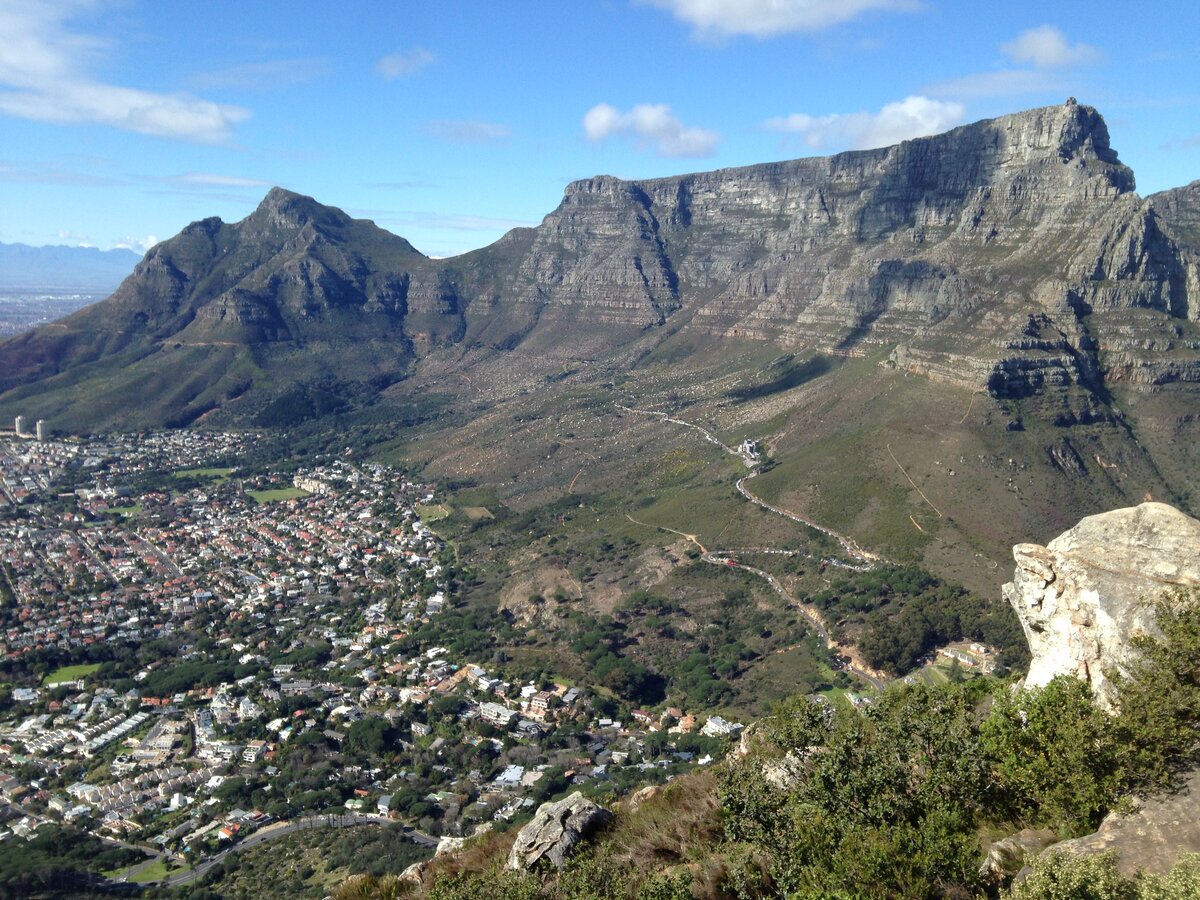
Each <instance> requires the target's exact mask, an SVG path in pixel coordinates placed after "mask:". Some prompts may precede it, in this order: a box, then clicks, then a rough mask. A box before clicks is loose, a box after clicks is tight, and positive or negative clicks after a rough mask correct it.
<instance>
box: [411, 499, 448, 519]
mask: <svg viewBox="0 0 1200 900" xmlns="http://www.w3.org/2000/svg"><path fill="white" fill-rule="evenodd" d="M415 509H416V511H417V515H418V516H420V517H421V519H422V520H423V521H425V522H436V521H438V520H439V519H444V518H446V516H448V515H450V507H448V506H446V505H445V504H444V503H418V504H417V505H416V507H415Z"/></svg>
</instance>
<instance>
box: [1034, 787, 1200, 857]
mask: <svg viewBox="0 0 1200 900" xmlns="http://www.w3.org/2000/svg"><path fill="white" fill-rule="evenodd" d="M1136 806H1137V808H1136V809H1135V810H1134V811H1133V812H1129V813H1118V812H1112V813H1109V814H1108V815H1107V816H1105V817H1104V821H1103V822H1101V823H1100V828H1099V829H1098V830H1097V831H1096V832H1095V833H1094V834H1089V835H1086V836H1085V837H1080V838H1073V839H1072V840H1069V841H1063V842H1061V843H1059V844H1055V845H1054V849H1055V851H1061V852H1064V853H1072V854H1080V855H1085V854H1089V853H1102V852H1104V851H1106V850H1113V851H1115V852H1116V854H1117V866H1118V867H1119V868H1120V869H1121V871H1122V872H1123V873H1124V874H1125V875H1127V876H1132V875H1134V874H1135V873H1136V872H1137V871H1139V870H1142V871H1145V872H1149V873H1150V874H1152V875H1165V874H1166V873H1167V872H1169V871H1170V870H1171V867H1172V866H1173V865H1175V863H1176V862H1178V860H1179V857H1180V856H1181V855H1183V854H1184V853H1200V827H1197V824H1196V823H1197V822H1200V770H1196V771H1194V772H1192V773H1191V774H1190V775H1189V776H1188V777H1187V780H1186V781H1185V782H1184V784H1183V786H1182V788H1181V789H1180V790H1178V791H1175V792H1173V793H1170V794H1165V795H1160V796H1156V797H1150V798H1147V799H1144V800H1139V801H1137V804H1136Z"/></svg>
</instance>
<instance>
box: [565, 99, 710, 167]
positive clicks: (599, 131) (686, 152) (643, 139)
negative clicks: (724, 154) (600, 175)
mask: <svg viewBox="0 0 1200 900" xmlns="http://www.w3.org/2000/svg"><path fill="white" fill-rule="evenodd" d="M583 130H584V133H585V134H586V135H587V138H588V140H589V141H591V142H593V143H600V142H602V141H606V140H608V139H609V138H611V137H624V138H629V139H631V140H633V141H634V143H635V144H636V145H637V146H638V148H645V147H653V148H654V151H655V152H656V153H657V154H658V155H659V156H674V157H681V156H683V157H696V156H712V155H713V154H714V153H716V150H717V144H719V143H720V141H721V136H720V135H719V134H717V132H715V131H711V130H709V129H707V128H694V127H691V126H688V125H684V124H683V122H681V121H680V120H679V119H678V118H677V117H676V116H675V115H673V114H672V113H671V107H669V106H667V105H666V104H665V103H641V104H638V105H637V106H635V107H633V109H631V110H629V112H621V110H619V109H617V108H616V107H615V106H610V105H609V104H607V103H598V104H596V105H595V106H593V107H592V108H591V109H589V110H588V111H587V112H586V113H585V114H584V116H583Z"/></svg>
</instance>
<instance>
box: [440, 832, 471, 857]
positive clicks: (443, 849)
mask: <svg viewBox="0 0 1200 900" xmlns="http://www.w3.org/2000/svg"><path fill="white" fill-rule="evenodd" d="M466 842H467V839H466V838H465V837H451V836H450V835H448V834H445V835H442V837H441V838H440V839H439V840H438V845H437V849H436V850H434V851H433V855H434V856H445V855H446V854H447V853H455V852H457V851H458V850H461V849H462V845H463V844H465V843H466Z"/></svg>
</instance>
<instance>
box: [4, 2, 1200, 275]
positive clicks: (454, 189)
mask: <svg viewBox="0 0 1200 900" xmlns="http://www.w3.org/2000/svg"><path fill="white" fill-rule="evenodd" d="M30 6H31V5H30V4H25V3H21V2H18V0H0V117H3V122H4V129H5V142H4V150H3V152H0V203H3V207H4V208H5V209H7V210H9V211H10V215H9V217H6V219H5V220H4V221H3V222H0V241H4V242H10V243H11V242H20V243H26V244H31V245H44V244H68V245H82V246H97V247H101V248H105V249H107V248H111V247H130V248H132V249H135V250H137V251H138V252H142V251H144V250H145V249H147V248H148V247H149V246H150V245H152V244H153V243H155V242H156V241H157V240H160V239H165V238H167V237H169V236H171V235H173V234H175V233H176V232H178V231H179V230H180V229H181V228H182V227H183V226H184V225H186V224H187V223H188V222H190V221H193V220H196V219H199V218H204V217H207V216H212V215H218V216H220V217H222V218H223V219H225V220H226V221H236V220H238V219H241V218H243V217H244V216H245V215H247V214H248V213H249V212H250V211H251V210H253V209H254V207H255V206H256V205H257V204H258V202H259V201H260V200H261V198H262V196H263V194H264V193H265V192H266V191H267V189H268V188H269V187H270V186H272V185H281V186H283V187H286V188H288V189H290V190H295V191H298V192H301V193H305V194H310V195H312V196H314V197H316V198H317V199H318V200H320V201H321V202H323V203H328V204H331V205H335V206H339V207H341V208H343V209H345V210H346V211H347V212H348V213H349V214H351V215H353V216H356V217H361V218H369V219H373V220H374V221H376V222H377V223H378V224H379V225H380V226H381V227H384V228H386V229H388V230H390V231H392V232H394V233H396V234H399V235H402V236H404V237H405V238H407V239H408V240H409V241H411V242H412V243H413V245H414V246H416V247H417V248H418V249H419V250H421V251H422V252H423V253H426V254H428V255H432V256H448V255H454V254H457V253H461V252H464V251H467V250H470V249H473V248H476V247H480V246H484V245H486V244H488V243H491V242H492V241H494V240H495V239H496V238H498V237H499V236H500V235H501V234H503V233H504V232H505V231H506V230H508V229H509V228H511V227H514V226H518V225H535V224H537V223H538V222H539V221H540V219H541V217H542V216H543V215H545V214H546V213H547V212H549V211H550V210H551V209H553V208H554V206H555V205H556V204H557V203H558V201H559V199H560V197H561V194H562V189H563V187H564V186H565V185H566V184H567V183H568V182H569V181H572V180H574V179H577V178H584V177H588V176H591V175H595V174H601V173H605V174H613V175H618V176H621V177H628V178H647V177H656V176H662V175H671V174H678V173H681V172H687V171H698V170H707V169H715V168H722V167H727V166H739V165H748V164H753V163H759V162H766V161H770V160H775V159H786V158H792V157H797V156H811V155H824V154H828V153H835V152H839V151H842V150H848V149H859V148H867V147H875V146H885V145H888V144H891V143H895V142H897V141H900V140H903V139H906V138H910V137H916V136H920V135H924V134H932V133H936V132H939V131H944V130H946V129H948V128H951V127H954V126H956V125H960V124H964V123H966V122H971V121H975V120H978V119H981V118H988V117H991V116H995V115H1002V114H1005V113H1009V112H1014V111H1017V110H1020V109H1026V108H1029V107H1034V106H1042V105H1046V104H1050V103H1060V102H1062V101H1063V100H1064V99H1065V98H1066V97H1067V96H1069V95H1073V96H1076V97H1078V99H1079V101H1080V102H1081V103H1086V104H1089V105H1092V106H1095V107H1096V108H1097V109H1099V110H1100V112H1101V113H1102V114H1104V116H1105V118H1106V120H1107V122H1108V125H1109V129H1110V132H1111V134H1112V143H1113V146H1114V148H1115V149H1116V150H1117V151H1118V153H1119V154H1120V156H1121V159H1122V161H1124V162H1125V163H1126V164H1128V165H1130V166H1131V167H1132V168H1133V170H1134V171H1135V173H1136V175H1137V178H1138V188H1139V191H1140V192H1141V193H1142V194H1143V195H1145V194H1149V193H1153V192H1155V191H1158V190H1162V189H1165V188H1169V187H1174V186H1179V185H1182V184H1186V183H1187V182H1189V181H1191V180H1193V179H1195V178H1196V177H1198V176H1200V131H1198V130H1197V125H1196V122H1197V117H1196V108H1197V105H1200V93H1196V92H1195V85H1196V83H1197V82H1196V77H1195V76H1196V62H1195V58H1194V54H1193V53H1192V48H1191V46H1190V43H1191V39H1190V38H1189V37H1188V35H1190V34H1193V33H1194V32H1195V30H1196V29H1195V25H1197V24H1200V22H1198V21H1197V20H1200V14H1198V13H1197V11H1196V10H1195V8H1194V7H1193V6H1191V5H1184V4H1182V3H1161V4H1156V5H1154V6H1153V7H1150V8H1147V9H1144V10H1139V12H1138V14H1137V17H1136V18H1134V17H1132V16H1131V15H1130V13H1129V12H1128V10H1127V8H1126V7H1124V6H1123V5H1118V4H1116V3H1113V2H1104V3H1100V4H1096V3H1088V4H1084V3H1081V2H1068V3H1061V4H1055V5H1054V7H1053V8H1047V7H1045V5H1044V4H1038V5H1036V6H1035V5H1034V4H1033V3H1032V2H1028V0H1021V2H1016V3H1011V4H1005V5H1002V6H991V5H986V6H977V5H975V4H970V5H965V4H950V3H947V2H944V0H925V2H915V0H852V2H846V0H842V2H830V0H782V2H780V0H774V2H769V0H727V2H721V3H717V2H708V0H612V2H606V3H588V4H579V5H571V6H569V7H568V6H562V7H559V6H547V7H539V8H536V9H534V8H528V9H523V10H522V11H521V12H519V13H517V12H513V11H511V10H508V9H504V10H497V9H496V8H494V7H492V6H491V5H485V4H482V3H477V2H461V3H454V4H451V5H449V6H443V7H438V8H425V7H422V6H420V5H413V6H412V7H407V6H406V7H404V8H399V9H398V8H396V6H395V5H393V4H387V3H381V2H370V3H364V4H361V5H356V7H355V8H354V10H353V11H352V13H351V12H347V11H345V10H343V9H341V8H330V7H327V6H323V5H321V6H318V5H316V4H301V6H300V9H299V11H298V10H297V8H296V5H295V4H288V5H284V4H283V3H280V2H275V0H269V2H263V3H259V4H253V5H250V6H246V5H244V4H233V3H229V2H214V3H210V4H203V5H197V6H187V5H185V6H182V7H176V6H166V7H163V6H159V5H152V4H150V3H148V2H144V0H55V2H45V3H40V4H37V6H36V8H29V7H30ZM298 12H299V14H298Z"/></svg>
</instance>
